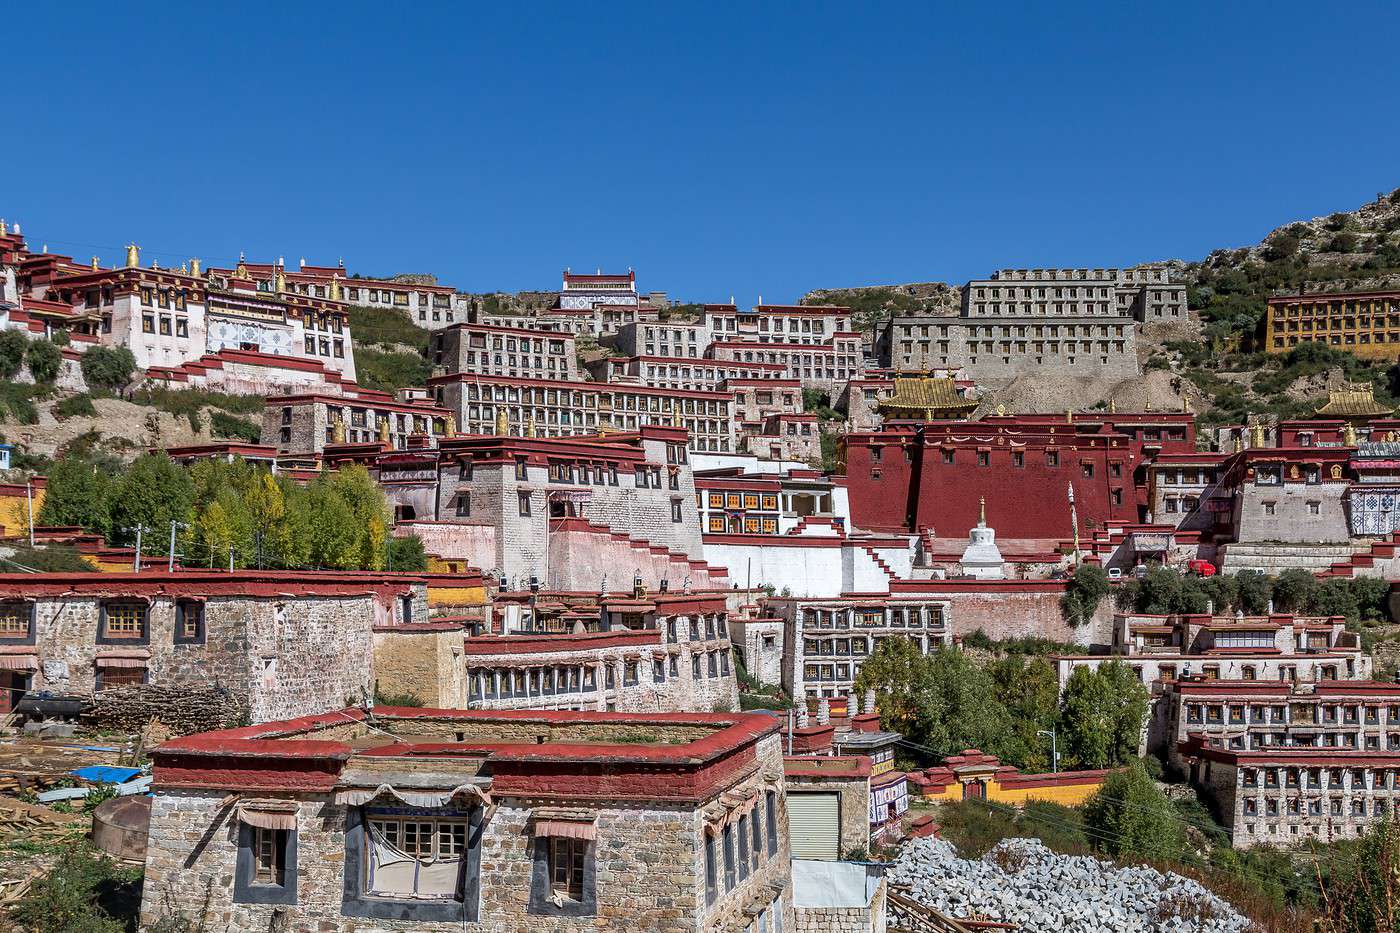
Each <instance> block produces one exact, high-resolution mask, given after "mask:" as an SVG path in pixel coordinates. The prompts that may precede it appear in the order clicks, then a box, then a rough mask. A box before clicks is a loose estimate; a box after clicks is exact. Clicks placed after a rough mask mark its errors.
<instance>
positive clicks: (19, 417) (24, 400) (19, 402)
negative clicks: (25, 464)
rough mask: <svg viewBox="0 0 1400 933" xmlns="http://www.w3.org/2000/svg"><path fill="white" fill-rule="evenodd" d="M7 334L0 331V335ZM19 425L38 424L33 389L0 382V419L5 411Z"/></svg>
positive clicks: (37, 412)
mask: <svg viewBox="0 0 1400 933" xmlns="http://www.w3.org/2000/svg"><path fill="white" fill-rule="evenodd" d="M3 333H7V332H6V331H0V334H3ZM6 410H8V411H9V413H10V415H11V416H12V417H13V418H14V419H15V420H16V421H18V422H19V423H20V424H38V423H39V408H38V406H36V405H35V404H34V387H33V386H27V385H21V384H20V383H18V382H0V418H3V417H4V415H5V411H6Z"/></svg>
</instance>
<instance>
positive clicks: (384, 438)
mask: <svg viewBox="0 0 1400 933" xmlns="http://www.w3.org/2000/svg"><path fill="white" fill-rule="evenodd" d="M379 443H381V444H387V443H389V417H388V416H387V415H380V416H379Z"/></svg>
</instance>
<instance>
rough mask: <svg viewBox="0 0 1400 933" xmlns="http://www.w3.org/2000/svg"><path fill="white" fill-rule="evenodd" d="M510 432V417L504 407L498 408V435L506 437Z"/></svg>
mask: <svg viewBox="0 0 1400 933" xmlns="http://www.w3.org/2000/svg"><path fill="white" fill-rule="evenodd" d="M509 433H510V417H509V416H508V415H506V410H505V408H504V407H501V408H497V409H496V436H497V437H505V436H506V435H507V434H509Z"/></svg>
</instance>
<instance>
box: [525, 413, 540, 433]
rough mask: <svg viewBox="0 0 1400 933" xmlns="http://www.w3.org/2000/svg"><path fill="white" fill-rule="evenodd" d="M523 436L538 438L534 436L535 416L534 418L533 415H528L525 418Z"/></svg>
mask: <svg viewBox="0 0 1400 933" xmlns="http://www.w3.org/2000/svg"><path fill="white" fill-rule="evenodd" d="M525 436H526V437H537V436H538V435H536V434H535V416H534V415H528V416H527V417H526V418H525Z"/></svg>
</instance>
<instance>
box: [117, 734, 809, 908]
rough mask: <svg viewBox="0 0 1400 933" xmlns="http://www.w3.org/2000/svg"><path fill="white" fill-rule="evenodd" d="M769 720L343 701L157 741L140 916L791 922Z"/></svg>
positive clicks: (775, 747)
mask: <svg viewBox="0 0 1400 933" xmlns="http://www.w3.org/2000/svg"><path fill="white" fill-rule="evenodd" d="M777 732H778V722H777V720H775V719H774V718H772V717H770V716H766V715H759V714H744V713H738V714H723V715H721V714H681V713H671V714H660V713H651V714H625V713H597V712H592V713H577V712H561V711H551V712H540V711H530V712H521V711H516V712H512V711H494V712H479V711H462V710H434V709H403V708H397V709H396V708H378V709H373V710H365V709H356V708H351V709H344V710H339V711H336V712H333V713H329V714H326V715H322V716H317V717H307V718H303V719H299V720H291V721H287V722H278V723H269V724H266V725H262V726H253V727H249V728H244V729H235V730H227V731H224V732H214V733H205V734H201V735H197V736H191V737H189V738H186V739H178V740H175V741H173V742H168V743H166V744H165V745H163V746H161V747H159V748H157V749H156V750H155V751H154V752H153V759H154V763H155V766H154V778H155V781H154V784H153V790H154V793H155V798H154V800H153V803H152V807H151V821H150V833H149V838H148V842H147V847H146V870H145V883H144V884H145V888H144V896H143V908H142V917H141V921H142V925H143V926H149V925H151V924H154V923H155V922H157V921H158V920H160V919H162V918H167V917H175V916H183V917H184V918H186V919H187V920H192V921H194V922H196V923H199V922H217V923H219V924H221V925H228V926H229V927H230V928H233V929H243V930H252V929H267V928H268V927H269V925H274V924H281V925H284V926H285V927H286V928H288V929H298V930H300V929H314V930H319V931H325V933H331V931H346V933H349V931H367V930H420V929H421V930H442V929H448V928H451V929H458V928H459V927H460V928H463V929H474V930H475V929H481V930H488V929H489V930H526V929H534V930H551V931H583V930H598V929H622V928H626V929H629V930H636V931H687V933H691V931H694V933H700V931H711V930H714V931H740V930H748V929H754V928H755V925H756V926H757V928H759V929H765V930H770V931H772V930H792V929H794V928H795V924H794V917H793V907H792V895H791V862H790V859H789V850H788V831H787V808H786V802H785V799H786V798H785V792H784V787H783V761H782V749H781V745H780V741H779V736H778V734H777Z"/></svg>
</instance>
